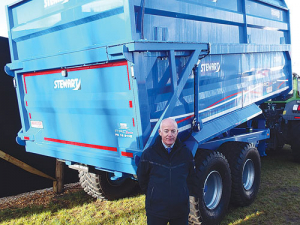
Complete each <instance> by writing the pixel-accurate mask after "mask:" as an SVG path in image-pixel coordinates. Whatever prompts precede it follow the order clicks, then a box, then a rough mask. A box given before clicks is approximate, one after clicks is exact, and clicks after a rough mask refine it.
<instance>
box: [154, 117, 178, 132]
mask: <svg viewBox="0 0 300 225" xmlns="http://www.w3.org/2000/svg"><path fill="white" fill-rule="evenodd" d="M167 119H170V120H172V121H173V122H174V123H175V124H176V127H177V129H178V125H177V123H176V120H175V119H174V118H173V117H169V118H166V119H163V120H162V121H161V123H160V126H159V129H160V130H161V127H162V124H163V122H164V121H165V120H167Z"/></svg>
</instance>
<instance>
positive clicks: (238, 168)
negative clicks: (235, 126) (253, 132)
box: [219, 142, 261, 206]
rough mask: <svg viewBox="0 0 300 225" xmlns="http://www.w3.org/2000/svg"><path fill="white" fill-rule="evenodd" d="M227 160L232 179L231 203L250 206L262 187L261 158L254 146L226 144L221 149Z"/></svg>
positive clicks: (234, 143) (236, 143) (241, 143)
mask: <svg viewBox="0 0 300 225" xmlns="http://www.w3.org/2000/svg"><path fill="white" fill-rule="evenodd" d="M219 151H220V152H222V153H223V154H224V155H225V157H226V158H227V160H228V162H229V165H230V170H231V179H232V190H231V203H232V204H234V205H239V206H247V205H250V204H251V203H252V202H253V201H254V199H255V198H256V195H257V193H258V189H259V185H260V174H261V168H260V167H261V164H260V156H259V153H258V151H257V149H256V147H255V146H254V145H253V144H250V143H246V142H226V143H224V144H223V145H222V146H221V147H220V149H219Z"/></svg>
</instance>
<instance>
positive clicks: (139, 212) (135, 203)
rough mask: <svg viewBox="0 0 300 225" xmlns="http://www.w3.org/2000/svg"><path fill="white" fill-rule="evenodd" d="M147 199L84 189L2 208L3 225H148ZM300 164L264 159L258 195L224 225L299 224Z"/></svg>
mask: <svg viewBox="0 0 300 225" xmlns="http://www.w3.org/2000/svg"><path fill="white" fill-rule="evenodd" d="M144 201H145V197H144V195H138V196H135V197H131V198H126V199H121V200H117V201H100V200H95V199H93V198H91V197H89V196H88V195H87V194H85V193H84V192H83V191H82V190H79V191H76V192H73V193H67V194H65V195H58V196H55V197H53V198H51V200H50V201H49V202H48V203H47V204H44V205H37V204H36V205H28V206H26V205H25V206H24V207H15V208H10V209H2V210H1V211H0V224H14V225H15V224H22V225H23V224H24V225H27V224H35V225H36V224H146V216H145V204H144ZM299 203H300V164H297V163H294V162H292V156H291V151H290V148H289V147H286V148H285V149H284V150H283V151H280V152H276V153H269V154H268V156H267V157H263V158H262V177H261V186H260V191H259V194H258V196H257V198H256V200H255V201H254V203H253V204H252V205H250V206H248V207H233V206H230V207H229V209H228V213H227V215H226V217H225V218H224V220H223V221H222V223H221V225H225V224H232V225H236V224H242V225H244V224H255V225H257V224H259V225H263V224H268V225H269V224H270V225H271V224H272V225H283V224H284V225H286V224H295V225H296V224H297V225H298V224H300V213H299V212H300V210H299V208H300V207H299Z"/></svg>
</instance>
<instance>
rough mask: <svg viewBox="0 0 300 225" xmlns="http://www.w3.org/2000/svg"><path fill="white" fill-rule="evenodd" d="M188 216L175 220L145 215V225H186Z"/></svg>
mask: <svg viewBox="0 0 300 225" xmlns="http://www.w3.org/2000/svg"><path fill="white" fill-rule="evenodd" d="M188 218H189V216H188V215H187V216H185V217H180V218H176V219H164V218H159V217H156V216H151V215H147V224H148V225H167V224H168V222H169V224H170V225H188Z"/></svg>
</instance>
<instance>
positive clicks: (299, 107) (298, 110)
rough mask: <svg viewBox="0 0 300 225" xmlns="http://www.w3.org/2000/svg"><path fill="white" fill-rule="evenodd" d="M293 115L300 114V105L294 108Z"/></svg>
mask: <svg viewBox="0 0 300 225" xmlns="http://www.w3.org/2000/svg"><path fill="white" fill-rule="evenodd" d="M293 113H300V105H294V106H293Z"/></svg>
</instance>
